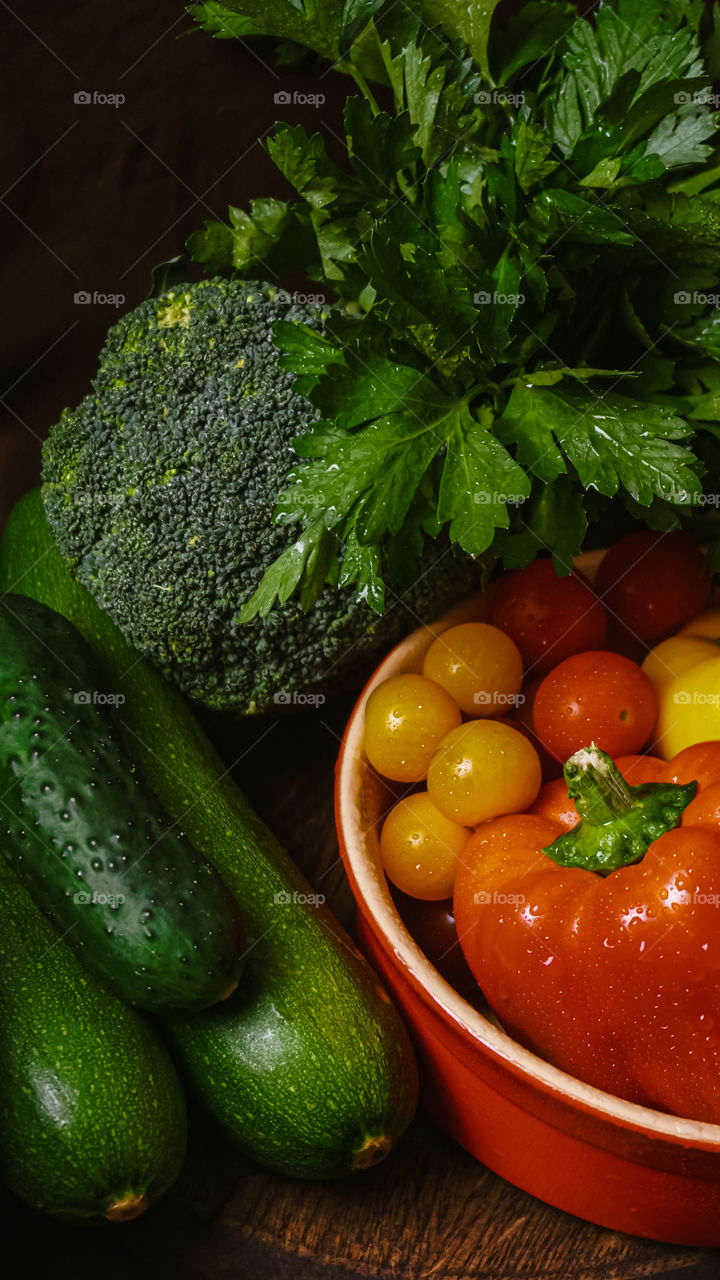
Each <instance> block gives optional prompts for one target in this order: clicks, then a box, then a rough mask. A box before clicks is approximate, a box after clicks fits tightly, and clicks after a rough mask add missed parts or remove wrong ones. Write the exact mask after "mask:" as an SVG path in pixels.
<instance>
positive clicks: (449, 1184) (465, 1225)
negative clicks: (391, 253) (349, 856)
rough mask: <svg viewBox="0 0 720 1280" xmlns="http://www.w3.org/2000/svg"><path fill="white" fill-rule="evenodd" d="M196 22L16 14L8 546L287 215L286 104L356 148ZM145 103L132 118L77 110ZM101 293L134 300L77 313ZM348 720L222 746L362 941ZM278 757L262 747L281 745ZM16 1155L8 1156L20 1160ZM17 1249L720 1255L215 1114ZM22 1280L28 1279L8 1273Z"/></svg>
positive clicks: (444, 1155)
mask: <svg viewBox="0 0 720 1280" xmlns="http://www.w3.org/2000/svg"><path fill="white" fill-rule="evenodd" d="M189 27H190V23H189V20H188V19H187V17H186V15H185V13H184V11H183V8H182V6H181V5H180V4H179V3H177V0H155V2H154V3H153V4H149V3H147V0H145V2H141V0H123V3H121V4H118V3H116V4H114V5H113V4H100V3H97V2H96V3H91V2H90V0H85V2H84V3H81V2H76V3H65V4H64V5H62V4H58V3H57V0H54V3H51V2H50V0H25V3H22V4H21V0H13V3H12V7H10V6H8V4H6V3H5V0H0V49H1V50H2V51H3V55H4V56H3V67H2V88H3V93H2V99H1V101H2V107H1V108H0V110H1V111H2V115H3V119H2V121H1V122H0V138H1V139H2V154H3V159H2V166H1V172H0V220H1V221H2V226H1V228H0V244H1V245H2V254H1V258H2V263H1V266H0V298H1V299H2V308H1V312H2V315H1V318H0V325H1V326H2V329H1V331H0V364H1V366H2V371H1V374H0V397H1V400H0V411H1V414H2V416H1V418H0V527H1V526H2V523H3V520H4V518H5V516H6V514H7V511H8V510H9V507H10V505H11V504H12V502H13V501H14V499H15V498H16V497H17V496H18V495H19V494H20V493H22V492H23V491H24V490H25V489H27V488H30V487H31V486H32V485H34V484H36V483H37V481H38V479H39V448H40V441H41V440H42V438H43V437H44V436H45V434H46V433H47V430H48V428H49V426H50V425H51V424H52V423H53V422H54V421H55V420H56V419H57V417H58V416H59V414H60V412H61V410H62V408H63V406H64V405H66V404H72V403H75V402H77V401H78V400H79V399H80V398H81V397H82V396H83V395H84V394H85V393H86V391H87V390H88V389H89V380H90V378H91V377H92V375H93V372H94V369H95V367H96V361H97V355H98V352H99V349H100V346H101V344H102V340H103V337H104V334H105V331H106V329H107V327H108V325H109V324H110V323H111V321H112V320H113V319H114V318H115V316H116V315H118V314H119V313H120V310H123V309H129V308H131V307H133V306H135V305H136V304H137V303H138V302H140V301H141V299H142V298H143V297H145V295H146V294H147V292H148V289H149V286H150V279H151V269H152V267H153V266H154V265H155V264H156V263H158V262H160V261H162V260H164V259H166V258H169V257H171V256H173V255H175V254H177V253H179V252H180V251H181V250H182V247H183V244H184V241H185V238H186V237H187V235H188V234H189V233H190V232H191V231H193V230H195V229H196V228H198V227H199V226H201V225H202V223H203V221H204V220H205V218H221V219H222V218H224V217H225V209H226V206H227V204H228V203H235V204H245V203H246V202H247V201H248V199H249V198H250V197H251V196H253V195H263V194H272V195H283V194H285V192H284V190H283V183H282V180H281V179H280V178H279V176H278V175H277V174H276V172H275V170H274V168H273V166H272V165H271V163H270V161H269V159H268V158H267V156H266V155H265V154H264V152H263V150H262V148H261V147H260V145H259V143H258V138H261V137H263V136H264V135H265V134H266V133H267V132H268V130H269V129H271V127H272V125H273V123H274V120H275V118H276V115H277V114H278V109H277V108H276V106H275V103H274V100H273V97H274V94H275V93H276V92H277V91H278V90H281V89H284V88H290V89H299V90H302V91H304V92H309V93H319V92H321V93H324V94H325V95H326V102H325V104H324V105H323V107H322V109H321V110H317V109H315V108H312V107H305V108H301V107H285V106H284V107H283V108H282V115H283V117H284V118H286V119H290V120H295V121H297V122H300V123H303V124H304V125H305V126H306V127H307V128H309V129H315V128H320V129H322V130H323V131H325V132H327V133H329V134H330V135H331V136H332V134H337V133H339V131H340V128H341V117H342V103H343V100H344V97H345V94H346V92H347V90H348V82H347V81H345V80H344V79H343V78H342V77H340V76H338V75H336V74H333V73H328V72H327V71H326V70H325V69H324V68H322V69H320V70H318V69H317V68H313V67H307V68H303V69H299V70H293V71H292V72H287V71H284V70H279V71H278V70H277V69H276V68H275V67H274V65H273V60H272V47H271V46H270V47H268V46H266V45H263V44H255V45H253V46H252V48H250V47H245V46H241V45H239V44H237V43H235V42H233V43H228V42H223V41H217V40H211V39H210V38H209V37H208V36H205V35H203V34H201V33H194V34H190V35H186V34H184V33H185V32H187V31H188V29H189ZM79 92H89V93H90V94H92V93H93V92H99V93H103V94H124V95H125V101H124V103H123V104H122V105H121V106H119V107H114V106H111V105H109V104H100V103H97V104H82V103H76V102H75V101H74V95H75V94H76V93H79ZM79 291H87V292H89V293H91V294H92V293H94V292H96V291H97V292H98V293H102V294H105V295H107V294H123V295H124V298H125V301H124V303H123V305H122V307H121V308H120V309H118V310H116V309H115V308H114V307H113V306H111V305H109V304H107V303H106V304H100V303H91V304H88V305H80V304H77V303H75V301H74V295H75V293H76V292H79ZM348 711H349V702H348V701H347V700H344V701H341V702H335V703H334V704H333V705H332V706H328V707H327V708H325V709H324V712H323V715H322V717H319V716H318V715H317V714H315V715H313V714H309V715H306V716H302V717H297V718H295V719H294V720H292V721H287V722H283V723H282V724H279V725H277V726H275V728H274V729H273V730H272V731H271V732H269V733H268V734H267V736H266V737H262V733H264V732H265V729H263V730H262V733H261V732H260V731H258V729H257V728H256V726H254V725H251V724H247V723H246V724H243V725H240V726H237V727H233V728H229V727H227V726H225V728H224V729H220V730H218V728H217V725H216V726H215V728H214V731H215V733H216V736H219V737H220V738H221V739H224V745H225V746H226V747H227V749H228V752H231V753H232V756H233V758H237V757H238V756H239V755H241V754H242V752H243V750H245V749H246V750H247V754H246V757H245V760H244V762H243V767H242V769H243V772H242V779H240V780H241V782H242V785H243V786H244V788H245V789H246V791H247V792H248V794H249V796H250V798H251V800H252V801H253V803H254V804H255V805H256V807H257V808H258V809H259V811H260V812H261V814H262V816H263V817H265V818H266V819H267V821H268V822H269V823H270V824H271V825H272V826H273V827H274V829H275V830H276V832H277V834H278V835H279V836H280V838H281V839H282V840H283V841H284V842H285V843H286V844H287V846H288V848H289V849H290V852H291V853H292V855H293V857H295V858H296V859H297V860H298V861H299V862H300V863H301V864H302V865H303V868H304V870H305V871H306V872H307V873H308V875H309V876H310V878H311V879H312V880H314V882H315V883H316V884H318V885H319V884H320V883H321V884H322V887H323V889H324V891H325V892H326V894H327V897H328V901H329V902H330V903H331V905H333V907H334V908H335V910H336V911H337V913H338V914H339V915H340V916H341V918H342V919H343V920H345V921H346V922H347V923H350V916H351V905H352V904H351V899H350V895H349V891H348V888H347V884H346V882H345V879H344V876H343V873H342V870H341V868H340V867H339V866H338V863H337V845H336V840H335V832H334V827H333V820H332V770H333V764H334V760H335V756H336V754H337V746H338V735H340V734H341V732H342V727H343V724H344V721H345V719H346V717H347V714H348ZM261 738H262V740H260V739H261ZM1 1140H2V1139H1V1135H0V1141H1ZM0 1239H1V1240H2V1250H3V1254H4V1257H5V1259H6V1260H8V1259H10V1258H14V1259H16V1261H15V1262H14V1266H15V1267H17V1268H18V1270H19V1271H20V1273H21V1274H23V1275H28V1276H31V1277H35V1276H36V1275H45V1274H47V1275H52V1276H53V1277H54V1280H65V1278H66V1277H67V1278H68V1280H70V1277H72V1278H73V1280H84V1278H85V1277H88V1278H89V1277H93V1278H94V1277H96V1276H97V1275H98V1274H100V1275H102V1276H103V1277H104V1278H105V1280H124V1278H125V1277H130V1276H134V1277H138V1280H144V1278H145V1277H148V1278H149V1277H152V1278H153V1280H165V1277H168V1278H169V1277H173V1280H221V1278H222V1280H226V1278H227V1280H230V1278H231V1277H232V1278H233V1280H235V1278H240V1280H244V1278H245V1277H252V1280H286V1278H287V1280H311V1278H312V1280H315V1278H316V1277H323V1278H324V1280H360V1277H368V1276H373V1277H374V1276H382V1277H391V1276H392V1277H394V1276H397V1277H403V1278H404V1277H408V1278H410V1277H412V1278H413V1280H416V1278H417V1280H420V1277H426V1276H427V1277H430V1276H432V1277H433V1280H470V1277H481V1276H483V1277H494V1278H495V1280H520V1278H521V1277H523V1278H527V1280H538V1278H539V1277H543V1278H546V1277H547V1278H548V1280H591V1278H594V1277H598V1280H599V1278H600V1277H603V1278H604V1280H629V1278H630V1277H640V1276H646V1275H662V1276H664V1277H666V1280H670V1278H671V1277H681V1276H682V1277H692V1280H710V1278H711V1277H717V1276H718V1274H719V1273H720V1264H719V1262H718V1257H719V1256H720V1255H718V1254H717V1253H711V1252H708V1251H699V1250H690V1249H680V1248H675V1247H672V1246H665V1245H654V1244H650V1243H647V1242H643V1241H640V1240H633V1239H631V1238H629V1237H625V1236H620V1235H617V1234H615V1233H614V1232H610V1231H604V1230H602V1229H601V1228H598V1227H593V1226H590V1225H588V1224H585V1223H582V1222H580V1221H578V1220H577V1219H574V1218H570V1217H569V1216H567V1215H565V1214H563V1213H560V1212H558V1211H556V1210H554V1209H551V1208H549V1207H548V1206H546V1205H543V1204H541V1203H540V1202H539V1201H537V1200H534V1199H533V1198H532V1197H531V1196H527V1195H524V1194H523V1193H522V1192H519V1191H517V1190H515V1189H514V1188H512V1187H510V1186H509V1185H508V1184H507V1183H505V1182H503V1180H502V1179H500V1178H497V1177H495V1175H493V1174H491V1173H489V1172H488V1171H487V1170H486V1169H484V1168H483V1167H482V1166H481V1165H479V1164H477V1163H476V1162H475V1161H474V1160H473V1159H471V1157H469V1156H468V1155H466V1153H465V1152H464V1151H462V1150H461V1149H460V1148H459V1147H457V1146H455V1144H453V1143H452V1142H451V1141H450V1140H449V1139H448V1138H446V1137H445V1136H444V1135H443V1134H442V1133H441V1132H440V1131H439V1130H438V1129H436V1128H435V1126H433V1125H432V1124H431V1123H430V1121H428V1120H426V1119H425V1118H422V1117H421V1118H419V1119H418V1120H417V1121H416V1122H415V1124H414V1125H413V1127H412V1129H411V1131H410V1133H409V1135H408V1137H407V1138H406V1139H405V1141H404V1143H403V1144H402V1146H401V1148H400V1149H399V1150H398V1152H397V1153H396V1154H395V1155H394V1156H393V1157H392V1158H391V1159H390V1160H388V1161H386V1162H385V1163H384V1164H383V1165H381V1166H379V1167H378V1168H377V1169H373V1170H370V1171H369V1172H367V1173H364V1174H363V1175H362V1176H361V1177H359V1178H356V1179H352V1180H344V1181H341V1182H333V1183H323V1184H319V1185H316V1184H312V1183H300V1182H293V1181H292V1180H291V1179H287V1178H279V1177H275V1176H273V1175H271V1174H268V1173H266V1172H265V1171H263V1170H261V1169H259V1168H258V1167H257V1166H254V1165H252V1164H251V1163H250V1162H249V1161H245V1160H243V1159H242V1158H241V1157H240V1156H238V1155H236V1154H234V1153H233V1152H232V1151H231V1150H230V1149H229V1148H228V1147H227V1146H226V1144H225V1143H224V1142H223V1141H222V1139H221V1138H219V1137H218V1136H217V1134H216V1133H215V1132H214V1131H212V1130H211V1129H209V1128H208V1126H207V1125H206V1124H205V1122H204V1121H203V1119H202V1117H200V1116H198V1115H194V1116H193V1123H192V1137H191V1151H190V1156H189V1159H188V1163H187V1166H186V1170H185V1173H184V1174H183V1176H182V1178H181V1181H180V1183H179V1185H178V1187H177V1188H176V1189H175V1190H174V1191H173V1192H172V1193H170V1194H169V1195H168V1196H167V1197H166V1198H165V1199H164V1200H163V1201H162V1202H161V1203H160V1204H159V1205H158V1206H156V1207H155V1208H154V1209H153V1210H152V1211H151V1212H150V1213H149V1214H147V1215H145V1216H144V1217H143V1218H141V1219H139V1220H138V1221H137V1222H134V1223H131V1224H129V1225H128V1226H126V1227H121V1228H119V1227H111V1228H107V1229H102V1228H100V1229H93V1228H88V1229H77V1228H68V1227H62V1226H58V1225H57V1224H53V1223H48V1222H46V1221H44V1220H41V1219H40V1218H39V1217H37V1216H36V1215H34V1214H33V1213H32V1212H31V1211H30V1210H27V1209H25V1208H24V1207H23V1206H20V1205H18V1204H17V1203H16V1202H14V1201H13V1200H12V1198H11V1197H9V1196H6V1197H5V1199H4V1200H0ZM6 1265H11V1266H12V1265H13V1264H12V1263H8V1262H7V1261H6Z"/></svg>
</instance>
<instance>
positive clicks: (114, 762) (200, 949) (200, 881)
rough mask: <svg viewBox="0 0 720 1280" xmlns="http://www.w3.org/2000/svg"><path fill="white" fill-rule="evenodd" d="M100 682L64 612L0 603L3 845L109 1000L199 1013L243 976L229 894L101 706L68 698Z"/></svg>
mask: <svg viewBox="0 0 720 1280" xmlns="http://www.w3.org/2000/svg"><path fill="white" fill-rule="evenodd" d="M98 678H99V673H98V669H97V663H96V661H95V659H94V657H93V654H92V650H90V648H89V646H88V645H87V644H86V642H85V641H84V640H83V638H82V636H81V635H80V634H79V633H78V631H77V630H76V628H75V627H73V626H72V625H71V623H69V622H67V621H66V619H65V618H63V617H61V616H60V615H59V614H57V613H53V612H52V610H50V609H49V608H48V607H47V606H46V605H43V604H38V603H37V602H36V601H35V600H29V599H27V598H26V597H24V596H14V595H8V596H6V597H4V598H3V599H2V600H0V833H1V835H2V837H3V838H2V853H3V855H4V857H5V858H6V860H7V861H8V862H9V863H10V865H11V866H12V867H13V869H14V870H15V871H16V872H17V874H18V875H19V876H20V878H21V879H22V881H23V883H24V884H25V885H26V887H27V888H28V889H29V890H30V892H31V893H32V896H33V898H34V899H35V901H36V902H37V904H38V906H40V907H41V908H42V910H43V911H44V912H45V914H46V915H47V916H48V917H49V918H50V919H51V920H52V922H53V924H55V925H56V927H57V928H58V930H59V931H60V933H62V934H63V935H64V936H65V937H66V938H67V941H68V943H69V945H70V946H71V947H72V948H73V949H74V950H76V951H77V953H78V955H79V956H80V957H81V958H82V960H83V963H84V964H85V965H86V967H87V968H89V969H91V970H92V971H93V972H95V973H96V974H98V975H99V976H100V977H102V978H103V980H104V981H105V982H106V983H107V984H108V986H109V987H110V988H111V989H112V990H113V991H115V992H116V993H117V994H118V995H119V996H121V997H122V998H123V999H125V1000H127V1001H129V1002H130V1003H131V1004H135V1005H138V1006H139V1007H141V1008H144V1009H148V1010H153V1011H155V1012H161V1013H167V1012H170V1011H178V1010H181V1011H183V1012H186V1011H190V1010H196V1009H205V1008H207V1007H208V1005H210V1004H213V1003H214V1002H215V1001H217V1000H220V999H222V998H223V996H225V995H226V994H227V992H228V990H229V989H230V988H231V987H232V986H233V984H234V983H235V982H236V981H237V979H238V977H239V975H240V970H241V961H240V954H241V951H242V945H241V944H242V929H241V925H240V918H239V912H238V909H237V904H236V902H235V900H234V898H233V897H232V895H231V894H230V893H229V892H228V890H227V889H226V888H225V886H224V885H223V883H222V881H221V880H220V877H219V876H218V875H217V872H215V871H214V870H213V869H212V868H211V867H210V866H209V864H208V863H207V861H206V860H205V859H204V858H203V857H202V856H201V855H200V854H199V853H198V852H197V850H195V849H193V847H192V846H191V844H190V843H189V841H188V839H187V837H186V836H185V835H183V834H182V833H181V832H180V831H179V830H178V829H177V827H176V824H175V823H174V822H172V820H171V819H169V818H168V816H167V814H165V813H164V812H163V811H162V809H161V807H160V805H159V804H158V802H157V800H156V798H155V796H154V795H153V794H152V792H151V791H150V789H149V788H148V787H147V786H146V785H145V783H143V782H142V781H141V779H140V778H139V777H138V775H137V774H136V773H135V771H134V765H133V764H132V762H131V760H130V757H129V755H128V752H127V750H126V748H125V746H124V744H123V742H122V740H121V739H120V737H119V736H118V735H117V734H116V731H115V729H114V726H113V724H112V716H111V714H110V713H109V712H108V711H104V710H101V707H100V706H96V705H95V704H94V703H93V702H92V701H90V702H82V701H80V702H77V701H75V694H76V693H77V692H78V690H80V691H81V692H82V693H83V694H84V695H86V696H90V697H91V698H92V697H94V695H95V694H96V693H97V692H101V693H102V692H103V691H102V688H100V689H98ZM105 696H106V695H105ZM115 714H116V718H117V717H118V716H119V715H120V714H121V712H120V709H119V708H118V709H117V711H116V713H115Z"/></svg>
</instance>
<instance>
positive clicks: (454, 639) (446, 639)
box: [423, 622, 523, 716]
mask: <svg viewBox="0 0 720 1280" xmlns="http://www.w3.org/2000/svg"><path fill="white" fill-rule="evenodd" d="M423 671H424V673H425V675H426V676H428V677H429V678H430V679H431V680H437V682H438V684H440V685H442V687H443V689H447V691H448V693H449V694H451V695H452V697H453V698H454V699H455V701H456V702H457V704H458V706H459V707H460V709H461V711H464V712H465V713H466V715H469V716H502V715H505V713H506V712H508V711H511V710H512V708H513V707H514V706H515V703H516V701H517V695H518V694H519V692H520V689H521V687H522V679H523V664H522V658H521V657H520V652H519V650H518V648H517V645H515V644H514V643H513V641H512V640H511V639H510V637H509V636H506V635H505V632H504V631H500V630H499V628H498V627H490V626H488V624H487V623H486V622H465V623H462V624H461V625H460V626H458V627H450V629H449V630H448V631H444V632H443V634H442V635H440V636H438V638H437V640H435V641H434V642H433V643H432V644H431V646H430V648H429V649H428V651H427V654H426V656H425V665H424V667H423Z"/></svg>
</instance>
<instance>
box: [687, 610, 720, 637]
mask: <svg viewBox="0 0 720 1280" xmlns="http://www.w3.org/2000/svg"><path fill="white" fill-rule="evenodd" d="M678 635H681V636H706V637H707V639H708V640H715V641H718V640H720V609H704V610H703V612H702V613H699V614H698V615H697V617H696V618H691V619H690V621H689V622H686V623H685V625H684V626H683V627H681V628H680V630H679V632H678Z"/></svg>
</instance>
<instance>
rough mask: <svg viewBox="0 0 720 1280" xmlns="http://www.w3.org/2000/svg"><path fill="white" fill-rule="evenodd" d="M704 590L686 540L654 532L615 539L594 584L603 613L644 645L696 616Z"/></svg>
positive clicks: (701, 571) (703, 568)
mask: <svg viewBox="0 0 720 1280" xmlns="http://www.w3.org/2000/svg"><path fill="white" fill-rule="evenodd" d="M710 586H711V580H710V573H709V571H708V567H707V564H706V562H705V557H704V556H703V553H702V551H701V550H700V548H699V547H698V546H696V544H695V543H694V542H693V540H692V538H689V537H688V535H687V534H686V533H681V532H679V531H675V532H673V533H662V532H660V531H658V530H656V529H641V530H639V531H638V532H637V533H631V534H629V535H628V537H627V538H621V539H620V541H619V542H618V543H616V544H615V546H614V547H612V548H611V550H610V551H608V553H607V555H606V556H604V557H603V559H602V560H601V561H600V567H599V569H598V574H597V580H596V583H595V588H596V591H597V593H598V595H599V596H600V597H601V598H602V600H603V601H604V602H605V604H606V606H607V608H608V611H609V612H610V613H611V614H612V615H613V616H614V618H615V619H616V620H617V621H618V622H619V623H620V624H621V625H622V626H625V627H627V628H628V630H629V631H630V632H631V633H632V635H633V636H634V637H635V638H636V639H637V640H639V641H641V642H642V643H643V644H648V645H652V644H655V643H656V642H657V641H658V640H662V639H663V637H664V636H667V635H669V634H670V632H671V631H674V630H675V629H676V628H677V627H679V626H682V624H683V622H687V621H688V619H690V618H692V617H694V615H695V614H696V613H699V612H700V610H701V609H702V608H703V606H704V605H705V604H707V600H708V596H709V595H710Z"/></svg>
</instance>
